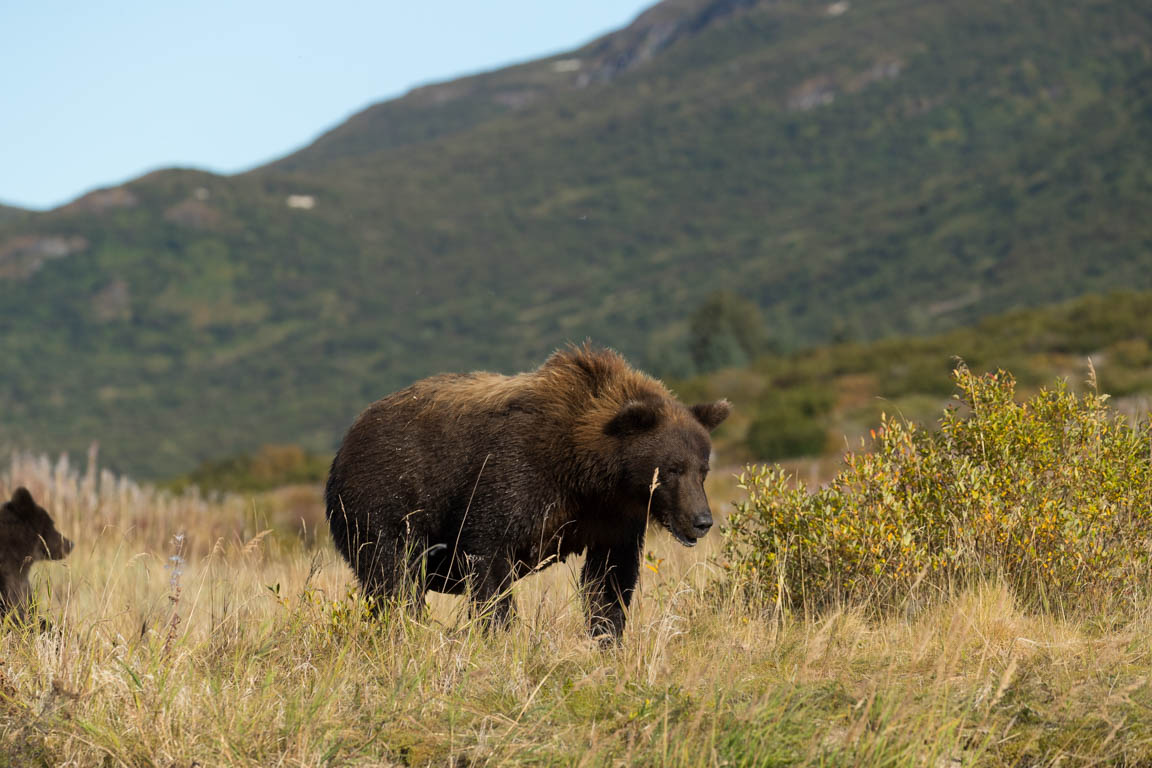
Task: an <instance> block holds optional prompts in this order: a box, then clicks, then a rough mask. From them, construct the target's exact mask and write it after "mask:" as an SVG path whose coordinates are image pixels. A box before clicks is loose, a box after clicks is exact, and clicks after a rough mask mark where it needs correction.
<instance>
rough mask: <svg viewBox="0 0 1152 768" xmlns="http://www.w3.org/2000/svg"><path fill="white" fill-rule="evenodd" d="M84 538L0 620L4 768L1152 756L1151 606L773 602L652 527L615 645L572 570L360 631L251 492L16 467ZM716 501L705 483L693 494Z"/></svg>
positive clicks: (347, 589) (715, 546) (327, 560)
mask: <svg viewBox="0 0 1152 768" xmlns="http://www.w3.org/2000/svg"><path fill="white" fill-rule="evenodd" d="M16 483H20V484H24V485H27V486H29V488H30V489H31V490H32V491H33V493H34V494H36V496H37V498H38V499H41V500H43V501H44V502H45V504H46V506H47V507H48V508H49V509H50V510H51V511H52V512H53V513H54V515H55V516H56V518H57V521H58V523H59V527H60V529H61V530H62V531H63V532H65V533H66V534H67V535H69V536H70V537H72V538H73V539H74V540H75V541H76V542H77V547H76V550H75V551H74V552H73V553H72V555H71V557H69V558H68V559H67V560H65V561H63V562H61V563H54V564H47V565H40V566H37V569H36V570H35V571H34V576H35V583H36V588H37V595H38V599H39V603H40V612H41V615H42V616H43V617H44V618H45V619H46V620H47V621H48V622H49V623H50V628H49V629H47V630H46V631H36V630H30V629H22V628H18V627H6V628H5V629H4V630H2V631H0V766H27V765H109V766H118V765H131V766H140V765H145V766H165V767H167V766H191V765H193V764H199V765H203V766H208V765H248V766H269V765H282V766H319V765H381V764H384V765H390V764H403V765H441V766H442V765H516V764H520V765H683V766H712V765H786V764H787V765H792V764H799V765H864V764H867V765H893V766H899V765H909V766H911V765H916V766H924V765H927V766H952V765H977V764H987V765H1001V764H1003V765H1040V764H1053V763H1055V762H1056V761H1062V762H1061V764H1063V765H1068V764H1075V763H1087V762H1100V761H1106V760H1115V761H1126V762H1128V763H1129V764H1135V763H1138V762H1140V761H1148V760H1152V731H1150V730H1149V727H1148V726H1147V725H1146V723H1147V722H1149V721H1148V717H1147V713H1148V712H1149V708H1150V707H1152V695H1150V692H1149V688H1148V682H1147V681H1148V680H1149V678H1152V659H1150V657H1149V654H1148V651H1147V648H1148V645H1147V640H1146V638H1147V637H1148V636H1149V633H1150V630H1152V613H1149V612H1146V611H1135V612H1130V613H1128V614H1126V615H1125V616H1124V617H1123V621H1122V622H1121V623H1110V622H1109V621H1108V620H1107V618H1108V617H1107V616H1104V617H1101V618H1099V619H1098V620H1091V621H1090V620H1087V619H1084V618H1078V619H1069V618H1061V617H1059V616H1057V615H1052V614H1040V613H1035V612H1027V611H1025V610H1023V607H1022V605H1021V604H1020V603H1019V602H1018V601H1017V599H1016V598H1015V596H1014V594H1013V592H1012V590H1010V589H1009V588H1008V587H1006V586H1004V585H1002V584H998V583H996V582H989V583H985V584H979V585H976V586H974V588H973V589H972V590H970V591H966V592H963V593H961V594H959V595H957V596H956V597H955V598H954V599H952V600H949V601H944V602H941V603H940V604H938V605H936V606H934V607H932V608H930V609H928V610H926V611H924V612H922V613H921V614H920V615H918V616H916V617H914V618H903V617H900V616H890V617H886V618H879V619H877V618H871V617H869V616H867V615H866V614H865V613H864V612H862V611H860V610H858V609H850V608H848V609H838V610H831V611H827V612H824V613H821V614H815V613H813V614H812V615H804V614H802V613H783V614H779V615H777V614H774V613H773V612H772V611H771V610H770V609H766V608H763V607H758V606H757V605H756V604H753V603H749V602H748V601H747V600H745V599H743V596H741V595H737V594H736V593H735V590H731V589H728V588H726V587H725V586H724V585H725V584H727V583H728V582H726V581H725V579H724V578H722V574H721V572H720V570H719V569H718V568H717V567H716V566H714V565H712V564H711V559H712V558H713V557H716V556H717V555H718V554H719V543H720V539H719V537H716V536H712V537H708V538H706V539H705V540H704V541H703V542H702V545H701V546H699V547H697V548H696V549H694V550H686V549H683V548H681V547H679V545H677V544H675V543H674V542H673V541H672V540H671V539H670V537H668V536H667V535H666V534H661V533H653V534H652V535H651V536H650V541H649V545H648V547H647V550H648V551H647V553H646V555H648V556H647V557H646V558H645V565H646V567H645V568H643V569H642V571H643V576H642V578H641V589H640V591H639V592H638V594H637V596H636V599H635V603H634V605H633V609H632V611H631V612H630V618H629V624H628V627H627V630H626V632H625V636H624V639H623V642H622V643H621V644H620V645H619V646H618V647H615V648H611V649H608V650H601V649H600V647H599V645H598V644H597V643H595V642H594V641H592V640H591V639H589V638H588V637H587V636H586V633H585V629H584V620H583V617H582V615H581V608H580V602H579V600H578V598H577V596H576V592H575V584H576V582H577V580H578V573H579V567H578V563H575V562H571V561H570V562H568V563H565V564H564V565H561V566H555V567H553V568H551V569H549V570H547V571H546V572H544V573H542V574H540V575H537V576H533V577H530V578H528V579H525V580H523V581H521V582H520V583H519V584H518V585H517V587H516V599H517V603H518V608H519V613H518V618H517V620H516V621H515V622H514V623H513V626H512V628H511V629H510V630H509V631H507V632H488V631H485V630H484V629H483V628H482V627H481V626H479V625H477V624H475V623H473V622H472V621H471V620H470V619H469V617H468V612H467V610H466V609H465V608H463V607H462V605H461V602H460V601H459V600H458V599H454V598H448V597H444V596H439V595H437V596H433V598H432V600H431V607H430V609H429V610H428V611H427V612H421V613H397V614H393V615H390V616H388V617H387V618H386V619H385V620H379V619H375V618H373V617H372V616H371V614H370V612H368V611H366V610H365V607H364V605H363V603H362V602H361V601H360V600H359V599H358V597H357V593H356V590H355V588H354V583H353V580H352V577H351V573H350V572H349V571H348V569H347V568H346V566H345V565H344V564H343V563H342V562H341V561H340V559H339V558H338V556H337V555H336V554H335V553H334V551H333V550H332V549H331V547H330V546H329V545H328V544H327V542H326V540H325V539H324V538H323V537H320V539H319V543H317V544H316V545H315V546H311V547H310V546H307V545H306V544H305V543H304V542H302V540H301V539H300V537H299V536H298V535H297V533H296V531H295V523H294V521H292V520H289V519H287V518H286V517H285V515H286V514H287V513H285V512H283V510H282V509H281V508H280V507H278V506H276V504H275V503H274V502H273V501H271V500H269V499H268V498H267V497H256V498H240V497H219V498H205V497H202V496H200V495H198V494H196V493H193V492H188V493H184V494H181V495H174V494H170V493H164V492H160V491H157V490H156V489H153V488H150V487H148V486H142V485H137V484H135V483H132V482H130V481H128V480H125V479H123V478H118V477H114V476H112V475H111V474H108V473H101V472H96V471H86V470H82V469H77V468H74V467H70V466H69V465H68V464H67V463H66V462H58V463H51V462H48V461H46V460H43V459H35V458H28V457H17V458H15V459H14V460H13V461H12V463H11V464H10V466H9V467H8V468H7V470H6V471H5V472H4V473H3V476H2V477H0V491H6V490H9V489H10V488H11V486H12V485H14V484H16ZM712 492H713V494H714V496H715V494H716V489H713V490H712Z"/></svg>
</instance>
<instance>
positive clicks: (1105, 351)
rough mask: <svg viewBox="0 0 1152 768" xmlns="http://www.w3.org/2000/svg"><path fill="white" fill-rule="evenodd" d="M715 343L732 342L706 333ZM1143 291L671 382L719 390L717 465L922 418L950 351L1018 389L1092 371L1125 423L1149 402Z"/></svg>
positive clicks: (853, 438)
mask: <svg viewBox="0 0 1152 768" xmlns="http://www.w3.org/2000/svg"><path fill="white" fill-rule="evenodd" d="M711 343H712V344H714V345H715V348H721V349H722V348H725V347H726V346H727V345H728V343H729V342H727V341H725V340H724V338H722V337H720V338H717V339H713V340H712V342H711ZM1150 344H1152V293H1130V292H1116V293H1111V294H1108V295H1104V296H1096V295H1092V296H1085V297H1082V298H1080V299H1075V300H1073V301H1069V302H1065V303H1062V304H1056V305H1052V306H1048V307H1043V308H1040V309H1030V310H1017V311H1014V312H1009V313H1005V314H1002V315H995V316H991V317H988V318H985V319H983V320H981V321H980V322H979V323H977V324H976V325H974V326H973V327H971V328H959V329H956V330H953V331H949V332H947V333H943V334H937V335H933V336H924V337H897V338H889V339H883V340H879V341H872V342H844V343H840V344H832V345H826V346H821V347H813V348H810V349H805V350H800V351H797V352H794V353H791V354H770V355H764V356H761V357H759V358H757V359H755V360H753V361H751V362H750V363H749V364H747V365H744V366H736V367H730V368H725V369H722V370H719V371H715V372H713V373H710V374H706V375H702V376H696V377H693V378H690V379H686V380H683V381H681V382H678V383H677V384H676V389H677V391H678V392H679V394H680V395H681V397H682V398H685V399H688V400H697V399H708V398H715V397H728V398H730V399H732V401H733V402H734V403H735V404H736V406H737V407H736V409H735V411H734V412H733V415H732V418H731V419H729V421H728V422H727V423H726V424H725V425H723V426H722V427H721V428H720V430H719V432H718V434H717V440H716V443H717V453H718V454H719V455H720V456H721V457H722V458H723V460H724V461H725V463H729V464H733V463H737V462H739V461H742V460H748V461H751V460H779V459H789V458H793V457H799V456H820V455H825V454H827V455H833V456H835V457H837V458H838V457H839V456H840V455H841V454H843V452H844V451H845V449H847V448H857V447H859V446H860V441H861V439H863V438H865V437H867V436H868V435H869V433H870V431H872V430H874V429H876V428H878V427H879V426H880V423H881V417H882V416H883V415H885V414H887V415H888V416H889V417H898V418H901V417H902V418H908V419H911V420H914V421H918V422H921V423H924V424H926V425H928V426H929V427H930V426H931V425H933V424H934V423H935V422H936V420H937V415H938V413H939V411H940V408H941V407H942V406H943V405H944V404H945V403H946V402H948V401H949V399H950V398H951V396H952V395H953V394H954V393H955V392H956V385H955V381H954V379H953V376H952V372H953V369H954V368H955V367H956V362H957V360H962V361H964V362H965V363H966V364H967V365H968V367H970V368H971V369H972V370H974V371H977V372H984V371H992V372H994V371H996V369H998V368H1003V369H1007V370H1010V371H1012V372H1013V374H1014V375H1015V377H1016V380H1017V381H1018V385H1019V390H1020V394H1021V395H1030V394H1034V393H1035V392H1036V391H1037V390H1038V388H1039V387H1041V386H1044V385H1051V384H1052V382H1053V381H1055V380H1056V379H1057V378H1063V379H1065V380H1066V382H1067V386H1068V387H1069V388H1070V389H1071V390H1072V391H1074V392H1078V391H1084V390H1085V389H1086V388H1087V382H1088V380H1089V378H1090V377H1095V378H1096V379H1097V380H1098V385H1099V388H1100V391H1102V392H1108V393H1109V394H1110V395H1111V397H1112V400H1111V403H1112V404H1113V405H1115V406H1117V407H1118V409H1119V410H1120V411H1121V412H1123V413H1124V414H1126V415H1128V416H1129V417H1130V418H1132V419H1133V420H1139V419H1142V418H1146V417H1147V416H1148V413H1149V411H1152V346H1150Z"/></svg>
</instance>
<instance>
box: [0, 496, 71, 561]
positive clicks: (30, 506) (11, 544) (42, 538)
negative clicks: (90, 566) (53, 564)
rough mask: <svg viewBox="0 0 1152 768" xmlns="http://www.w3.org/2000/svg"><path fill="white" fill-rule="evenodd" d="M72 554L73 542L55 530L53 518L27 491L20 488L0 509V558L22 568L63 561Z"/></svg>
mask: <svg viewBox="0 0 1152 768" xmlns="http://www.w3.org/2000/svg"><path fill="white" fill-rule="evenodd" d="M71 551H72V542H71V541H69V540H68V539H66V538H65V537H64V536H62V535H61V534H60V532H59V531H58V530H56V525H55V523H53V522H52V516H51V515H49V514H48V511H47V510H45V509H44V507H42V506H40V505H39V504H37V503H36V500H35V499H33V498H32V494H31V493H29V492H28V489H27V488H17V489H16V492H15V493H13V494H12V500H11V501H7V502H5V503H4V505H3V506H0V558H4V559H12V560H15V561H16V564H23V563H25V562H26V561H32V562H36V561H37V560H62V559H63V558H65V557H67V556H68V553H69V552H71Z"/></svg>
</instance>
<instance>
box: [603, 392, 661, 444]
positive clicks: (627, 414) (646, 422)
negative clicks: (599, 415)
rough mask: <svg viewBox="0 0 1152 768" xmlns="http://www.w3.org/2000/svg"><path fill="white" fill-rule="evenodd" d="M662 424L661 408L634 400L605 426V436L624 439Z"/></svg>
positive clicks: (626, 404)
mask: <svg viewBox="0 0 1152 768" xmlns="http://www.w3.org/2000/svg"><path fill="white" fill-rule="evenodd" d="M659 423H660V408H659V407H658V406H657V405H656V404H655V403H647V402H642V401H640V400H633V401H631V402H629V403H625V404H624V407H623V408H621V409H620V412H619V413H617V414H616V415H615V416H613V417H612V420H611V421H610V422H608V423H607V424H606V425H605V426H604V434H606V435H611V436H612V437H624V436H625V435H635V434H638V433H640V432H647V431H648V430H650V429H652V428H653V427H655V426H656V425H657V424H659Z"/></svg>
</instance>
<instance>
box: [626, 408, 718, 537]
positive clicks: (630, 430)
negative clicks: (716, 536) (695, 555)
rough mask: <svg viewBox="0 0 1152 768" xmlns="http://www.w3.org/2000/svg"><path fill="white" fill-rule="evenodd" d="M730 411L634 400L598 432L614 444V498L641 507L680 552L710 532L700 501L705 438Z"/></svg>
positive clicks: (708, 448)
mask: <svg viewBox="0 0 1152 768" xmlns="http://www.w3.org/2000/svg"><path fill="white" fill-rule="evenodd" d="M731 410H732V406H731V404H729V402H728V401H727V400H719V401H717V402H715V403H704V404H701V405H694V406H692V407H691V408H686V407H684V406H683V405H681V404H680V403H678V402H676V401H674V400H668V399H652V400H634V401H632V402H629V403H626V404H625V405H624V406H623V407H622V408H621V409H620V410H619V411H618V412H617V413H616V415H615V416H614V417H613V418H612V420H611V421H609V422H608V424H607V426H606V427H605V428H604V432H605V434H607V435H608V436H609V437H611V438H614V439H615V440H616V441H617V445H616V456H617V466H618V468H619V470H620V473H621V474H620V482H621V483H622V485H623V487H622V488H621V489H620V492H621V493H622V494H623V495H624V496H625V497H626V498H627V499H628V500H629V502H631V504H633V505H636V506H639V505H641V504H642V505H643V507H642V509H643V510H646V511H647V513H648V515H649V517H650V519H651V520H654V521H656V522H657V523H659V524H660V525H662V526H664V527H665V528H667V529H668V531H669V532H670V533H671V534H672V536H673V537H675V538H676V540H677V541H679V542H680V543H681V544H683V545H684V546H686V547H692V546H695V545H696V541H697V540H698V539H699V538H700V537H702V536H703V535H704V534H706V533H708V529H709V528H711V527H712V510H711V509H710V508H709V506H708V498H707V497H706V496H705V495H704V478H705V477H707V476H708V461H709V457H710V456H711V454H712V439H711V437H710V436H709V433H710V432H711V431H712V430H714V429H715V428H716V427H717V426H719V425H720V423H721V422H722V421H724V419H726V418H728V414H729V412H730V411H731ZM657 471H658V472H657ZM653 475H656V480H657V486H656V489H655V490H652V480H653Z"/></svg>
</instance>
